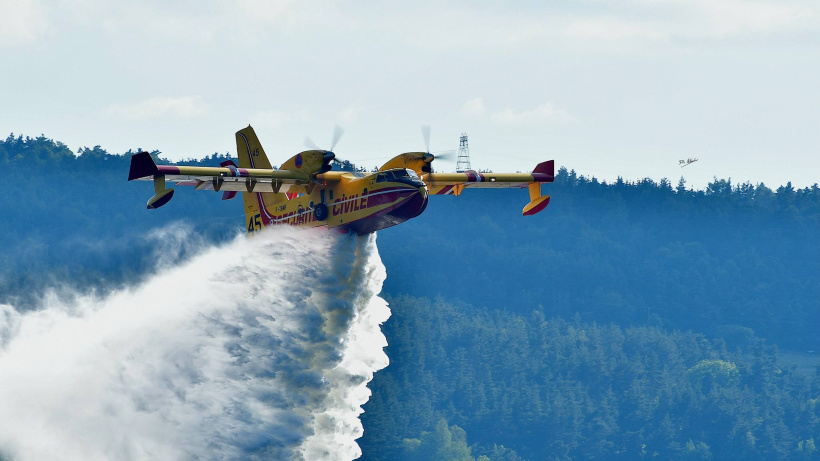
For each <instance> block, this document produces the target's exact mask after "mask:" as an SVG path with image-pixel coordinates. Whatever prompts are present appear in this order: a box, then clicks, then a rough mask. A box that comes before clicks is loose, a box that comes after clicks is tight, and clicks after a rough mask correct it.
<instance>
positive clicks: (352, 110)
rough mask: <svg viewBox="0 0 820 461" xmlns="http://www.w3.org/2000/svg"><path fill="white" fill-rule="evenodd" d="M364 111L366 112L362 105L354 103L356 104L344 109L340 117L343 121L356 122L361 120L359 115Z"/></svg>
mask: <svg viewBox="0 0 820 461" xmlns="http://www.w3.org/2000/svg"><path fill="white" fill-rule="evenodd" d="M363 112H364V108H363V107H360V106H357V105H355V104H354V105H352V106H350V107H348V108H347V109H345V110H343V111H342V113H340V114H339V119H340V120H341V121H342V122H343V123H355V122H356V121H357V120H359V116H360V115H361V114H362V113H363Z"/></svg>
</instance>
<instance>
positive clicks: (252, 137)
mask: <svg viewBox="0 0 820 461" xmlns="http://www.w3.org/2000/svg"><path fill="white" fill-rule="evenodd" d="M236 155H237V158H238V159H239V168H271V166H270V161H269V160H268V156H267V155H265V149H262V144H261V143H260V142H259V138H257V137H256V132H254V131H253V128H251V126H250V125H248V127H247V128H243V129H241V130H239V131H237V132H236Z"/></svg>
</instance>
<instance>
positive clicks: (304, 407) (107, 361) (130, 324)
mask: <svg viewBox="0 0 820 461" xmlns="http://www.w3.org/2000/svg"><path fill="white" fill-rule="evenodd" d="M260 234H261V235H258V236H256V237H254V238H251V239H246V238H244V237H241V238H237V239H236V240H235V241H233V242H231V243H229V244H227V245H224V246H220V247H212V248H208V249H203V250H202V251H201V252H200V254H199V255H198V256H196V257H193V258H191V259H190V260H188V261H187V262H185V263H184V264H181V265H178V266H175V267H167V268H165V269H163V270H160V271H159V272H158V273H157V274H156V275H155V276H153V277H151V278H150V279H149V280H147V281H146V282H145V283H143V284H141V285H139V286H137V287H132V288H129V289H125V290H122V291H119V292H117V293H113V294H111V295H109V296H106V297H105V298H102V299H99V298H95V297H93V296H84V297H83V296H79V297H75V298H73V299H72V300H71V301H62V300H60V299H58V298H57V297H56V296H52V297H49V298H47V299H46V301H44V303H43V306H42V307H41V308H40V309H38V310H36V311H32V312H26V313H18V312H17V311H15V310H14V308H13V307H11V306H0V458H3V457H7V458H10V459H20V460H35V459H36V460H47V459H85V460H96V459H99V460H103V459H149V458H150V459H196V458H198V459H236V458H248V459H307V460H312V459H338V460H349V459H354V458H356V457H358V456H359V455H360V454H361V452H360V450H359V447H358V445H357V444H356V442H355V440H356V439H357V438H359V437H361V435H362V426H361V423H360V421H359V418H358V416H359V415H360V413H361V411H362V410H361V406H362V405H363V404H364V403H365V402H366V401H367V399H368V398H369V396H370V391H369V390H368V389H367V387H366V385H367V383H368V382H369V381H370V379H372V377H373V373H374V372H375V371H377V370H379V369H381V368H383V367H385V366H386V365H387V356H386V355H385V354H384V352H383V348H384V347H385V346H386V345H387V342H386V340H385V338H384V336H383V335H382V333H381V330H380V324H381V323H383V322H384V321H385V320H387V318H388V317H389V316H390V311H389V309H388V307H387V303H386V302H385V301H384V300H383V299H381V298H380V297H378V293H379V292H380V290H381V286H382V283H383V281H384V279H385V270H384V266H383V265H382V263H381V260H380V258H379V255H378V251H377V248H376V238H375V235H371V236H366V237H356V236H353V235H338V234H333V233H328V232H320V231H319V232H317V231H309V230H308V231H295V230H292V229H283V228H277V229H273V230H271V231H269V232H268V231H266V232H263V233H260Z"/></svg>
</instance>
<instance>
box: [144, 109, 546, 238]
mask: <svg viewBox="0 0 820 461" xmlns="http://www.w3.org/2000/svg"><path fill="white" fill-rule="evenodd" d="M331 149H332V148H331ZM236 150H237V154H238V159H239V165H238V166H237V165H236V164H235V163H234V162H233V161H231V160H229V161H226V162H222V164H221V167H198V166H175V165H157V164H156V163H155V162H154V159H153V158H152V157H151V154H149V153H148V152H140V153H138V154H134V156H133V157H131V168H130V171H129V172H128V180H129V181H131V180H135V179H139V180H148V181H150V180H153V181H154V191H155V192H156V193H155V194H154V196H153V197H151V198H150V199H149V200H148V209H156V208H159V207H161V206H163V205H165V204H166V203H168V201H170V200H171V198H172V197H173V196H174V189H171V188H167V187H166V185H167V183H168V182H172V183H174V184H175V185H178V186H194V187H195V188H196V190H213V191H217V192H219V191H221V192H222V200H230V199H232V198H234V197H235V196H236V194H237V192H242V201H243V202H244V205H245V224H246V228H247V230H248V233H249V234H250V233H253V232H257V231H260V230H262V229H263V228H265V227H268V226H271V225H275V224H289V225H292V226H299V227H318V226H327V227H328V228H341V229H347V230H351V231H355V232H357V233H358V234H359V235H362V234H368V233H371V232H375V231H377V230H380V229H385V228H387V227H391V226H395V225H396V224H400V223H402V222H404V221H407V220H408V219H411V218H415V217H416V216H418V215H420V214H421V213H422V212H423V211H424V209H425V208H426V207H427V197H428V195H456V196H458V195H461V192H462V191H463V190H464V189H466V188H473V187H481V188H498V187H517V188H524V187H526V188H528V189H529V193H530V202H529V203H528V204H527V205H526V206H525V207H524V209H523V211H522V214H523V215H524V216H530V215H534V214H536V213H538V212H539V211H541V210H543V209H544V208H545V207H546V206H547V204H549V201H550V196H549V195H541V183H545V182H553V180H554V178H555V163H554V161H553V160H549V161H546V162H542V163H539V164H538V165H537V166H536V167H535V169H534V170H533V171H532V173H478V172H475V171H465V172H463V173H434V172H433V170H432V168H431V163H432V161H433V160H434V159H435V156H434V155H432V154H430V153H429V152H407V153H404V154H401V155H398V156H396V157H394V158H392V159H391V160H390V161H389V162H387V163H385V164H384V166H382V167H381V168H379V170H378V171H377V172H372V173H363V172H362V171H357V170H355V169H352V170H353V171H337V170H333V169H332V166H331V162H334V161H336V160H335V157H336V154H334V153H333V152H331V151H327V150H319V149H314V150H307V151H304V152H300V153H299V154H296V155H295V156H293V157H292V158H291V159H290V160H288V161H287V162H285V163H283V164H282V166H280V167H279V168H278V169H274V168H273V167H271V164H270V162H269V161H268V157H267V156H266V155H265V151H264V150H263V149H262V145H261V144H260V143H259V139H258V138H257V137H256V133H255V132H254V131H253V128H251V126H250V125H248V127H247V128H244V129H242V130H239V131H237V132H236ZM336 162H338V161H336ZM345 164H347V165H350V164H349V163H348V162H345Z"/></svg>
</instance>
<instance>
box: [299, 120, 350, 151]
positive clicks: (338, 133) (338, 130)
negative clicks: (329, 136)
mask: <svg viewBox="0 0 820 461" xmlns="http://www.w3.org/2000/svg"><path fill="white" fill-rule="evenodd" d="M343 134H345V129H344V128H342V127H340V126H339V125H336V126H334V127H333V140H332V141H331V142H330V149H327V152H333V150H334V149H336V144H338V143H339V140H340V139H342V135H343ZM304 144H305V147H307V148H308V149H311V150H325V149H322V148H321V147H319V146H318V145H317V144H316V143H315V142H313V140H312V139H310V137H308V136H306V137H305V142H304Z"/></svg>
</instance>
